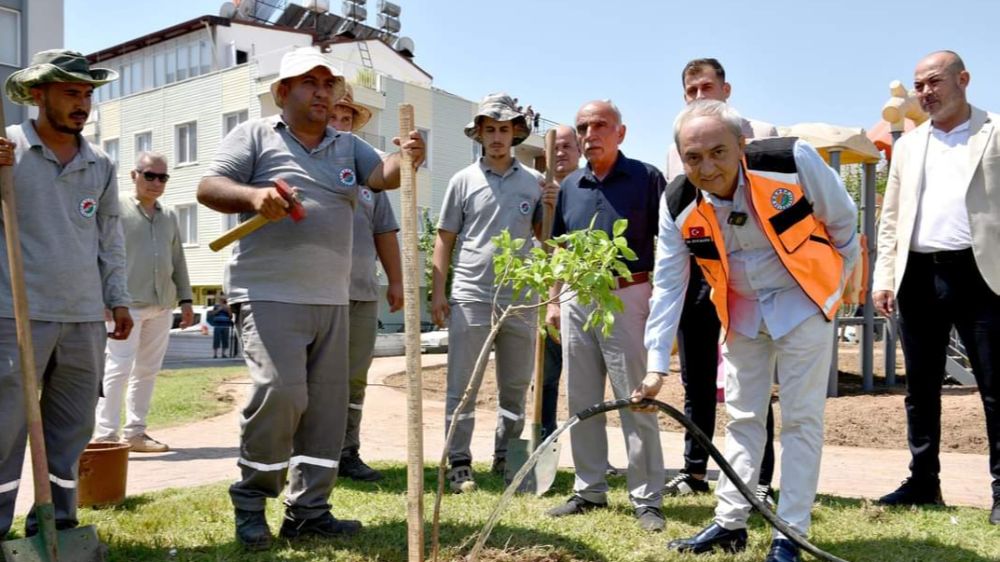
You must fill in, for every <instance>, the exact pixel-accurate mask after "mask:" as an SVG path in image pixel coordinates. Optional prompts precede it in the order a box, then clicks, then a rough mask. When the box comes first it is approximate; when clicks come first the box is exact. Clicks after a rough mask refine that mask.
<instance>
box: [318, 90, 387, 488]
mask: <svg viewBox="0 0 1000 562" xmlns="http://www.w3.org/2000/svg"><path fill="white" fill-rule="evenodd" d="M346 88H347V92H346V94H345V95H344V97H343V98H342V99H341V100H340V101H338V102H337V105H335V106H334V107H333V117H331V118H330V124H331V125H333V128H335V129H337V130H338V131H340V132H342V133H352V132H353V131H357V130H359V129H361V128H362V127H364V126H365V124H366V123H368V120H369V119H371V117H372V112H371V111H370V110H369V109H368V108H367V107H365V106H363V105H361V104H359V103H355V102H354V92H353V90H352V88H351V85H350V84H346ZM398 231H399V224H398V223H397V222H396V216H395V215H394V214H393V212H392V205H391V204H390V203H389V198H388V197H387V196H386V194H385V192H382V191H372V190H370V189H368V188H367V187H365V186H364V185H362V186H361V193H360V196H359V197H358V206H357V208H356V209H355V212H354V251H353V252H352V256H351V290H350V297H351V312H350V318H351V329H350V345H349V346H348V349H347V353H348V362H349V363H350V397H349V399H350V404H348V410H347V430H346V432H345V434H344V445H343V449H342V450H341V452H340V466H339V467H338V469H339V473H340V475H341V476H346V477H347V478H350V479H352V480H360V481H362V482H374V481H376V480H381V479H382V474H381V473H380V472H379V471H377V470H375V469H373V468H372V467H370V466H368V465H367V464H366V463H365V461H363V460H361V455H360V453H359V450H360V448H361V412H362V409H363V408H364V404H365V388H366V387H367V386H368V368H369V367H371V364H372V353H373V352H374V351H375V333H376V330H377V327H378V294H379V287H378V277H377V275H376V271H377V270H376V266H375V258H376V256H377V257H378V260H379V261H380V262H382V267H383V269H385V276H386V279H387V280H388V282H389V286H388V289H387V290H386V294H385V297H386V301H387V302H388V304H389V312H396V311H397V310H399V309H400V308H402V307H403V264H402V262H401V260H400V256H399V240H398V239H397V238H396V232H398Z"/></svg>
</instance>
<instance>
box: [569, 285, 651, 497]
mask: <svg viewBox="0 0 1000 562" xmlns="http://www.w3.org/2000/svg"><path fill="white" fill-rule="evenodd" d="M615 294H616V295H617V296H618V298H620V299H621V300H622V304H623V305H624V309H625V310H624V311H623V312H620V313H616V314H615V325H614V329H613V330H612V331H611V334H610V335H609V336H607V337H605V336H603V335H602V334H601V333H600V332H598V331H596V330H593V329H591V330H587V331H583V330H582V329H581V328H582V327H583V325H584V324H585V323H586V321H587V315H588V314H590V312H591V310H593V306H592V305H586V306H585V305H582V304H580V303H579V302H578V301H577V300H576V298H575V297H574V298H572V299H570V300H569V301H568V302H565V303H563V305H562V307H561V318H560V321H561V332H562V338H561V339H562V346H563V347H562V349H563V368H564V369H565V370H566V397H567V400H568V402H569V411H570V413H571V414H575V413H576V412H579V411H580V410H583V409H584V408H587V407H590V406H593V405H594V404H597V403H599V402H603V401H604V387H605V384H606V382H607V381H610V382H611V389H612V391H613V392H614V396H615V398H616V399H620V398H628V397H629V396H630V395H631V394H632V391H633V390H635V388H636V387H638V386H639V383H641V382H642V379H643V377H645V375H646V348H645V345H644V343H643V334H644V331H645V329H646V318H647V317H648V316H649V297H650V294H651V286H650V284H649V283H640V284H638V285H632V286H630V287H626V288H624V289H619V290H617V291H615ZM618 412H619V415H620V416H621V427H622V433H623V434H624V436H625V449H626V451H627V452H628V476H627V480H626V482H627V485H628V489H629V498H630V499H631V501H632V504H633V505H634V506H635V507H637V508H638V507H659V506H660V503H661V500H662V490H663V485H664V474H665V473H664V469H663V452H662V449H661V447H660V430H659V426H658V425H657V422H656V414H645V413H638V412H633V411H631V410H629V409H624V410H619V411H618ZM604 426H605V416H604V414H600V415H597V416H594V417H592V418H589V419H587V420H584V421H582V422H580V423H578V424H576V425H575V426H573V428H572V429H571V430H570V446H571V448H572V451H573V464H574V465H575V466H576V482H575V483H574V485H573V491H574V492H575V493H576V494H577V495H579V496H581V497H582V498H583V499H585V500H587V501H592V502H599V503H603V502H606V501H607V492H608V482H607V479H606V477H605V471H606V470H607V466H608V436H607V433H606V432H605V429H604Z"/></svg>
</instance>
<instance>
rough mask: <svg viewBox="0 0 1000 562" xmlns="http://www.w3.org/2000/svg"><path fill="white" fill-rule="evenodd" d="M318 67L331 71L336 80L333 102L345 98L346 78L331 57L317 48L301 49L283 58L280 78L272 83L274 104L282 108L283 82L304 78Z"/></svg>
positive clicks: (288, 53)
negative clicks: (279, 89)
mask: <svg viewBox="0 0 1000 562" xmlns="http://www.w3.org/2000/svg"><path fill="white" fill-rule="evenodd" d="M317 66H322V67H323V68H325V69H327V70H329V71H330V74H333V77H334V78H336V85H335V86H334V88H333V102H334V103H336V102H337V101H338V100H340V98H342V97H344V91H345V89H344V76H343V74H341V73H340V71H339V70H337V68H336V67H335V66H333V63H331V62H330V59H329V57H327V56H326V55H324V54H323V53H321V52H319V49H317V48H315V47H299V48H297V49H294V50H291V51H289V52H287V53H285V55H284V56H283V57H281V68H280V69H279V70H278V77H277V78H276V79H275V80H274V82H271V97H273V98H274V103H275V104H277V106H278V107H281V101H279V100H278V85H279V84H281V81H282V80H286V79H288V78H295V77H296V76H302V75H303V74H306V73H307V72H309V71H310V70H312V69H314V68H316V67H317Z"/></svg>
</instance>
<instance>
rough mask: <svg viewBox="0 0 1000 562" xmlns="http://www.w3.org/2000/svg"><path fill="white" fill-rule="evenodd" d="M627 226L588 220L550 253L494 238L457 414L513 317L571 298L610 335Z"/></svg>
mask: <svg viewBox="0 0 1000 562" xmlns="http://www.w3.org/2000/svg"><path fill="white" fill-rule="evenodd" d="M595 218H596V217H595ZM627 227H628V221H627V220H625V219H619V220H618V221H616V222H615V224H614V227H613V229H612V234H611V235H609V234H608V233H607V232H605V231H603V230H595V229H594V221H593V220H591V223H590V226H589V227H588V228H587V229H585V230H578V231H576V232H570V233H567V234H564V235H562V236H557V237H555V238H552V239H551V240H548V241H546V242H545V244H546V245H548V246H549V247H550V248H551V249H552V250H553V251H552V252H547V251H545V249H543V248H537V247H536V248H532V249H531V250H529V251H527V252H525V251H524V247H525V244H528V243H529V242H528V241H527V240H525V239H523V238H512V237H511V235H510V233H509V232H508V231H506V230H504V231H503V232H502V233H501V234H500V235H498V236H495V237H493V240H492V241H493V245H494V247H495V248H496V250H495V253H494V257H493V270H494V272H495V274H496V281H495V285H496V290H495V292H494V300H493V318H492V321H491V327H490V333H489V335H488V336H487V337H486V342H485V343H484V344H483V347H482V349H480V350H479V355H478V357H477V358H476V364H475V367H474V368H473V372H472V377H470V380H469V384H468V386H467V387H466V388H465V392H464V393H463V395H462V400H461V401H460V402H459V404H458V406H457V407H456V408H455V411H456V412H462V411H464V410H465V408H467V407H468V404H469V401H470V399H471V396H472V390H473V389H478V388H479V385H480V384H481V383H482V379H483V374H484V373H485V372H486V364H487V362H488V360H489V356H490V350H491V349H492V348H493V341H494V340H495V339H496V336H497V334H498V333H499V331H500V327H501V326H502V325H503V323H504V322H505V321H506V320H507V319H508V318H510V317H511V316H514V315H524V314H537V315H538V316H539V319H540V320H543V315H544V311H545V307H546V306H548V305H549V304H550V303H562V302H565V301H567V300H568V299H569V298H570V296H571V295H572V296H574V297H575V298H576V299H577V300H578V301H579V302H580V303H582V304H584V305H592V306H593V307H594V308H593V310H592V311H591V313H590V315H589V316H588V317H587V321H586V323H585V324H584V326H583V328H584V329H594V330H601V331H602V333H603V334H605V335H608V334H610V333H611V329H612V327H613V326H614V322H615V313H616V312H621V311H622V310H623V307H622V302H621V300H620V299H619V298H618V297H617V296H616V295H615V294H614V290H615V288H616V287H617V279H616V278H617V277H624V278H626V279H629V280H631V279H632V274H631V273H630V272H629V269H628V266H627V265H626V264H625V262H624V261H622V259H625V260H634V259H636V254H635V252H633V251H632V250H631V249H630V248H629V247H628V242H627V241H626V240H625V238H624V237H623V236H622V235H623V234H624V233H625V229H626V228H627ZM505 286H509V287H511V288H513V291H514V299H513V300H512V304H509V305H505V306H500V305H499V304H498V302H497V296H498V295H499V294H500V288H502V287H505ZM554 286H558V287H560V290H559V291H558V292H556V293H555V294H553V295H550V294H549V291H550V288H551V287H554ZM540 325H544V322H540ZM457 420H458V416H455V417H454V418H453V419H452V422H451V424H450V425H449V426H448V434H447V437H446V438H445V444H444V448H443V451H442V453H441V462H440V464H439V466H438V489H437V495H436V497H435V500H434V519H433V525H432V532H431V541H432V552H433V555H432V556H433V557H435V558H436V554H437V545H438V524H439V518H440V511H441V498H442V496H443V494H444V483H445V467H446V465H447V462H448V447H449V445H450V444H451V442H452V439H453V438H454V434H455V427H456V421H457Z"/></svg>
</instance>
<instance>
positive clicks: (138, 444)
mask: <svg viewBox="0 0 1000 562" xmlns="http://www.w3.org/2000/svg"><path fill="white" fill-rule="evenodd" d="M125 442H126V443H128V445H129V447H130V450H131V451H133V452H136V453H165V452H167V451H169V450H170V447H169V446H167V444H166V443H160V442H159V441H157V440H156V439H153V438H152V437H150V436H149V435H147V434H145V433H140V434H139V435H133V436H132V437H129V438H128V439H127V440H125Z"/></svg>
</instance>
